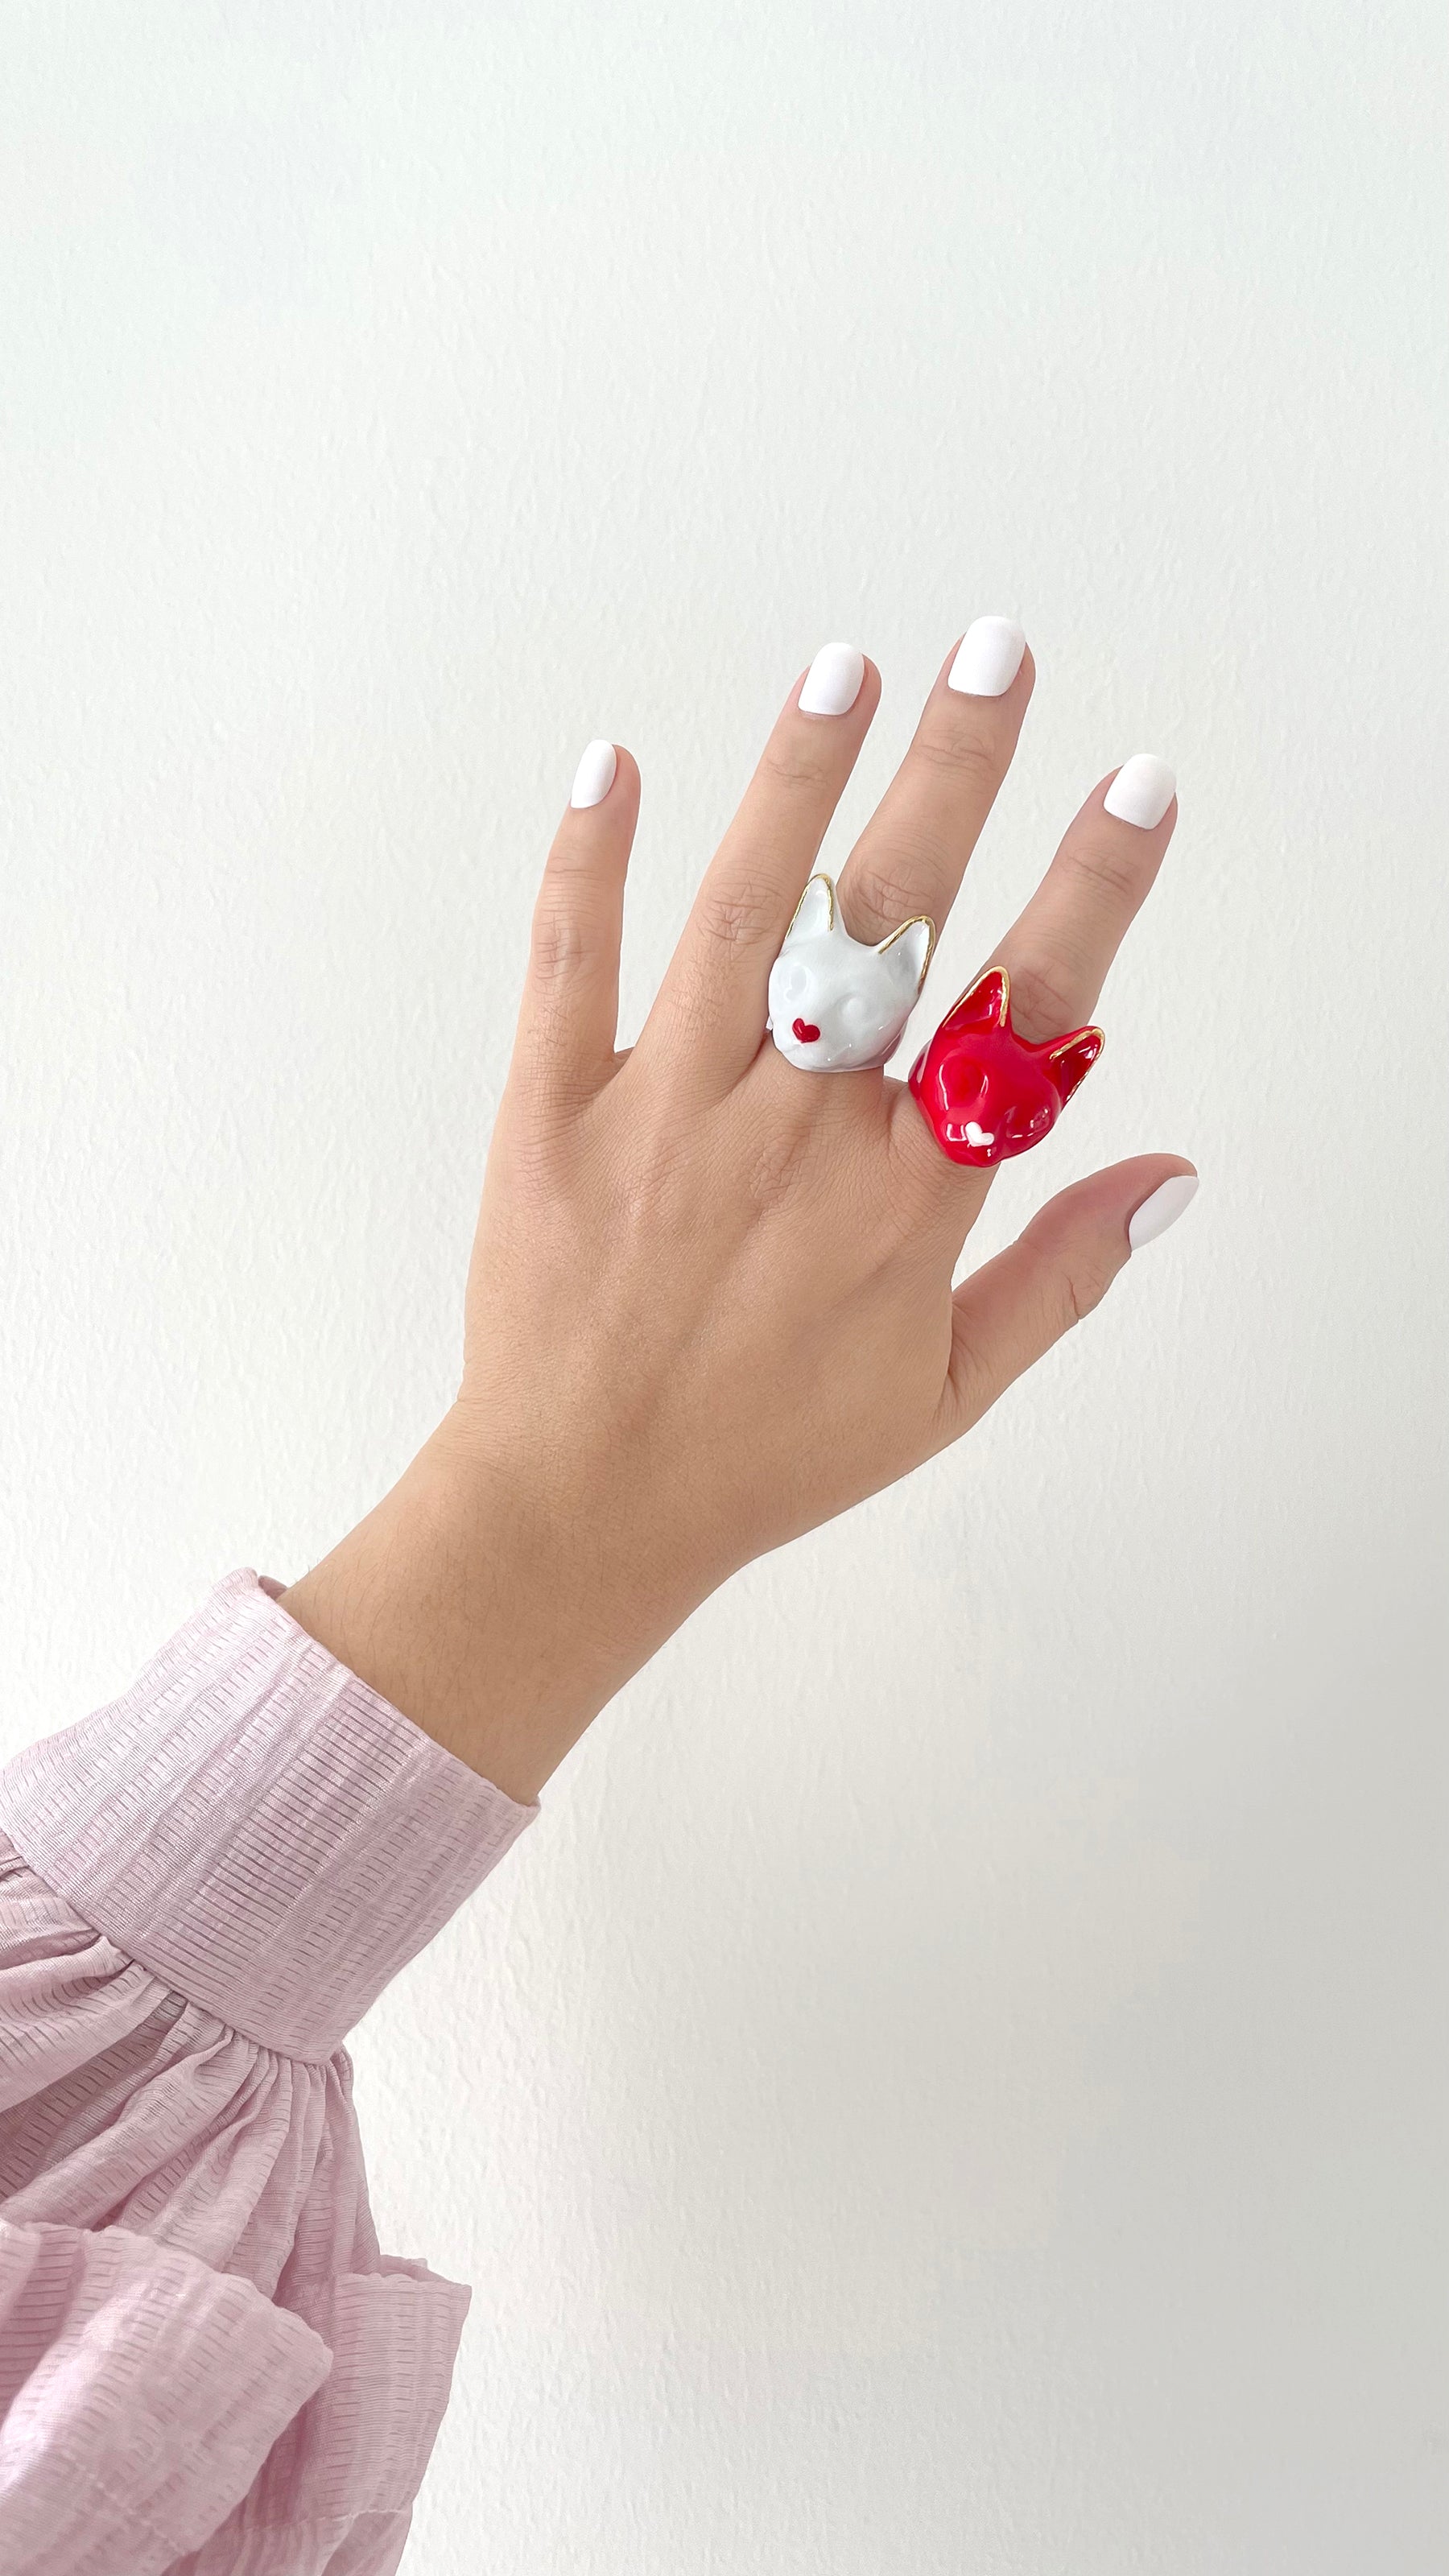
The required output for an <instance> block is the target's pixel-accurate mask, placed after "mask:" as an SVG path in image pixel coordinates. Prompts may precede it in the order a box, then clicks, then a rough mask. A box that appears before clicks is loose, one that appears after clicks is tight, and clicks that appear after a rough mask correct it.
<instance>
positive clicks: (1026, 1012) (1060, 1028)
mask: <svg viewBox="0 0 1449 2576" xmlns="http://www.w3.org/2000/svg"><path fill="white" fill-rule="evenodd" d="M1074 988H1075V989H1076V991H1077V993H1078V995H1079V993H1080V986H1079V984H1078V982H1077V978H1076V977H1075V976H1074V975H1073V973H1072V966H1071V960H1070V959H1069V958H1068V957H1066V956H1062V957H1059V958H1041V959H1028V960H1027V962H1026V963H1025V964H1024V965H1020V966H1018V965H1016V964H1015V963H1013V965H1012V968H1011V1019H1012V1026H1013V1027H1014V1028H1015V1029H1016V1030H1017V1032H1018V1033H1019V1035H1020V1036H1022V1037H1024V1038H1025V1039H1026V1040H1027V1042H1028V1044H1029V1045H1033V1046H1039V1045H1040V1044H1041V1042H1042V1040H1043V1039H1044V1038H1055V1037H1062V1036H1064V1035H1065V1033H1066V1031H1067V1030H1068V1029H1072V1028H1075V1027H1076V1026H1077V1024H1078V1022H1079V1020H1080V1018H1081V1010H1080V1009H1079V1008H1078V1007H1077V1002H1076V1000H1074Z"/></svg>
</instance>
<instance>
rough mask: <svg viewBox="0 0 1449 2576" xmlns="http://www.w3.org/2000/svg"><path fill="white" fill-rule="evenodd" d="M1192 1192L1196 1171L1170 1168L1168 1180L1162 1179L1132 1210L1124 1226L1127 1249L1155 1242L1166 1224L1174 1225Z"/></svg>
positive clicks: (1163, 1232) (1136, 1248) (1165, 1230)
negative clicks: (1147, 1197)
mask: <svg viewBox="0 0 1449 2576" xmlns="http://www.w3.org/2000/svg"><path fill="white" fill-rule="evenodd" d="M1196 1196H1197V1174H1196V1172H1174V1173H1173V1175H1172V1178H1171V1180H1170V1181H1164V1182H1163V1183H1162V1185H1161V1187H1160V1188H1159V1189H1155V1190H1154V1191H1153V1193H1152V1196H1151V1198H1150V1199H1144V1200H1143V1202H1142V1205H1141V1206H1140V1208H1138V1209H1136V1210H1135V1211H1134V1213H1133V1215H1132V1217H1131V1218H1130V1220H1129V1222H1128V1226H1127V1243H1128V1248H1129V1250H1131V1251H1133V1252H1140V1251H1141V1249H1142V1246H1143V1245H1144V1243H1155V1242H1156V1241H1157V1238H1158V1236H1159V1235H1160V1234H1166V1232H1167V1229H1168V1227H1169V1226H1170V1225H1176V1223H1177V1220H1178V1218H1179V1217H1180V1216H1181V1214H1182V1211H1183V1209H1184V1208H1185V1207H1190V1206H1191V1204H1192V1202H1193V1200H1194V1199H1195V1198H1196Z"/></svg>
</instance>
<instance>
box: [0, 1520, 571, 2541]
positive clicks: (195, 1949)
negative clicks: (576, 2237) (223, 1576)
mask: <svg viewBox="0 0 1449 2576" xmlns="http://www.w3.org/2000/svg"><path fill="white" fill-rule="evenodd" d="M280 1590H281V1586H280V1585H279V1584H277V1583H275V1582H272V1581H270V1580H266V1579H261V1580H259V1579H258V1577H257V1576H256V1575H255V1574H254V1573H252V1572H251V1571H250V1569H245V1570H243V1571H242V1572H239V1573H236V1574H233V1575H231V1576H229V1577H228V1578H227V1580H226V1581H225V1582H224V1583H222V1584H220V1585H219V1586H218V1587H217V1589H216V1591H215V1592H214V1593H213V1594H212V1596H211V1599H210V1600H209V1601H208V1602H207V1603H206V1604H205V1605H204V1606H203V1608H202V1609H201V1610H200V1611H199V1612H198V1613H197V1615H196V1617H195V1618H194V1619H193V1620H191V1621H189V1622H188V1623H187V1625H186V1626H185V1627H184V1628H183V1629H181V1630H180V1631H179V1632H178V1634H177V1635H176V1636H175V1637H174V1638H172V1639H171V1640H170V1642H169V1643H168V1645H167V1646H165V1647H164V1648H163V1649H162V1651H161V1653H160V1654H159V1655H158V1656H157V1657H156V1658H155V1659H154V1660H153V1662H152V1663H151V1664H150V1665H148V1667H147V1668H146V1671H145V1672H144V1673H143V1674H142V1675H141V1676H140V1678H139V1679H138V1681H137V1682H136V1683H135V1684H134V1685H133V1687H132V1689H131V1690H130V1691H128V1692H127V1693H125V1694H124V1695H123V1697H122V1698H121V1699H119V1700H118V1701H116V1702H114V1703H113V1704H112V1705H111V1706H109V1707H107V1708H105V1709H102V1710H99V1711H97V1712H96V1714H95V1715H94V1716H93V1717H91V1718H87V1719H85V1720H83V1721H82V1722H81V1724H80V1725H79V1726H75V1727H71V1728H69V1729H67V1730H65V1732H64V1733H62V1734H60V1735H58V1736H52V1737H49V1738H47V1739H46V1740H45V1741H44V1742H43V1743H41V1744H38V1745H35V1746H32V1747H31V1748H29V1750H28V1751H27V1752H25V1753H23V1754H21V1755H19V1756H18V1757H17V1758H16V1760H15V1761H14V1762H12V1763H11V1764H10V1765H8V1766H7V1768H6V1769H5V1770H4V1771H3V1772H0V2566H3V2567H4V2568H5V2570H6V2571H7V2576H388V2571H391V2570H392V2569H394V2568H396V2566H397V2564H398V2561H399V2559H400V2557H401V2554H402V2550H403V2547H404V2545H405V2542H406V2538H407V2532H408V2527H409V2521H410V2518H411V2512H412V2506H413V2502H414V2499H415V2497H416V2494H417V2490H418V2486H419V2483H420V2481H421V2478H422V2475H423V2471H424V2469H425V2467H426V2465H427V2461H428V2457H429V2454H430V2452H431V2449H432V2445H433V2442H434V2439H435V2437H436V2434H437V2429H438V2425H439V2423H440V2421H441V2418H442V2414H443V2410H444V2407H445V2405H446V2403H447V2397H448V2391H449V2386H450V2382H451V2376H452V2369H453V2362H454V2357H455V2355H456V2351H457V2346H458V2338H459V2335H460V2333H461V2331H462V2325H463V2320H464V2316H465V2314H466V2311H467V2306H468V2296H469V2294H468V2291H467V2290H466V2289H465V2288H464V2287H462V2286H461V2285H460V2284H458V2283H456V2282H452V2281H447V2280H444V2279H442V2278H440V2277H439V2276H438V2275H437V2274H435V2273H434V2272H432V2271H430V2270H429V2269H428V2267H427V2265H426V2264H425V2263H422V2262H418V2261H412V2260H406V2259H401V2258H398V2257H393V2256H387V2255H384V2254H383V2253H382V2252H381V2251H380V2249H379V2246H378V2241H377V2235H376V2230H375V2228H374V2226H373V2221H372V2216H371V2212H370V2209H369V2206H368V2197H367V2186H366V2176H365V2171H364V2165H363V2157H362V2147H361V2141H360V2138H359V2135H358V2128H357V2121H356V2117H355V2114H354V2110H353V2104H352V2089H351V2068H350V2064H349V2061H348V2058H347V2054H346V2051H345V2049H344V2047H343V2045H342V2041H343V2038H344V2036H345V2034H346V2032H347V2031H348V2030H349V2029H351V2028H352V2027H354V2026H355V2024H356V2022H357V2021H358V2020H359V2019H360V2018H361V2015H362V2013H363V2012H365V2011H366V2009H367V2007H368V2005H369V2004H370V2003H371V2002H372V2001H373V2000H374V1999H375V1997H376V1995H377V1994H378V1993H380V1992H381V1990H382V1988H383V1987H384V1986H385V1985H386V1984H387V1982H388V1980H389V1978H390V1977H392V1976H393V1975H395V1974H396V1973H397V1970H398V1969H399V1968H400V1967H401V1966H402V1965H403V1964H404V1963H405V1961H406V1960H407V1959H409V1958H411V1957H413V1956H414V1955H415V1954H416V1952H417V1951H418V1950H420V1949H421V1948H422V1947H423V1945H424V1943H425V1942H426V1941H428V1940H430V1939H431V1938H432V1937H433V1934H434V1933H435V1932H437V1931H438V1930H439V1929H440V1928H441V1925H442V1924H443V1923H444V1922H445V1921H446V1920H447V1919H448V1916H449V1915H450V1914H451V1913H452V1912H453V1911H454V1910H455V1909H456V1907H457V1906H458V1905H459V1904H460V1903H461V1902H462V1901H463V1900H464V1898H465V1897H466V1896H467V1895H468V1894H469V1893H470V1892H471V1890H472V1889H473V1888H474V1887H475V1886H476V1885H477V1884H478V1882H479V1881H480V1880H481V1879H482V1878H483V1877H484V1875H485V1874H486V1873H487V1871H488V1870H489V1869H490V1868H491V1867H493V1866H494V1864H495V1863H496V1862H497V1861H498V1860H499V1859H501V1857H502V1855H503V1853H504V1852H505V1851H506V1850H507V1849H508V1848H509V1846H510V1844H511V1843H512V1842H513V1841H514V1840H515V1839H516V1837H517V1835H518V1834H519V1833H520V1832H521V1831H522V1830H523V1828H524V1827H525V1826H526V1825H527V1824H528V1823H530V1822H531V1821H532V1819H533V1817H534V1816H535V1815H536V1813H537V1809H536V1808H535V1807H526V1808H525V1807H521V1806H518V1805H517V1804H515V1802H514V1801H513V1800H511V1799H508V1798H506V1797H505V1796H504V1795H503V1793H502V1792H501V1791H500V1790H498V1789H496V1788H494V1787H493V1786H492V1784H491V1783H489V1782H488V1781H485V1780H482V1779H480V1778H479V1777H478V1776H477V1774H476V1773H474V1772H472V1771H470V1770H468V1769H467V1767H466V1766H465V1765H464V1764H462V1763H460V1762H458V1761H456V1760H455V1759H454V1757H453V1756H452V1755H451V1754H448V1753H446V1752H444V1751H443V1750H442V1748H441V1747H440V1746H438V1745H436V1744H434V1743H433V1742H432V1741H431V1739H430V1738H428V1737H426V1736H424V1735H423V1734H422V1733H421V1732H420V1730H419V1729H418V1728H416V1727H415V1726H413V1725H412V1723H411V1721H410V1720H408V1719H407V1718H406V1717H404V1716H403V1715H402V1713H401V1712H400V1711H399V1710H397V1709H395V1708H393V1707H392V1706H391V1704H390V1703H389V1702H388V1701H386V1700H384V1699H382V1698H381V1697H380V1696H379V1695H378V1694H377V1693H376V1692H374V1691H372V1690H371V1689H370V1688H369V1687H368V1686H367V1685H366V1684H365V1683H364V1682H362V1681H361V1680H360V1679H359V1678H358V1676H357V1675H356V1674H354V1673H352V1672H350V1671H348V1669H347V1668H346V1667H345V1666H344V1665H342V1664H339V1663H338V1662H337V1661H336V1659H335V1658H334V1657H333V1656H331V1655H329V1654H328V1653H327V1652H326V1650H325V1649H324V1648H323V1647H321V1646H320V1645H318V1644H317V1642H316V1640H315V1639H313V1638H311V1637H309V1636H307V1635H306V1633H305V1631H303V1630H302V1629H300V1628H299V1627H298V1626H297V1624H296V1622H295V1621H294V1620H293V1619H291V1618H290V1617H289V1616H288V1614H287V1613H286V1612H285V1611H283V1610H282V1609H280V1607H279V1606H278V1604H277V1600H276V1595H277V1593H278V1592H279V1591H280Z"/></svg>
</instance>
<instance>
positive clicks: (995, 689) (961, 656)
mask: <svg viewBox="0 0 1449 2576" xmlns="http://www.w3.org/2000/svg"><path fill="white" fill-rule="evenodd" d="M1025 651H1026V637H1025V635H1024V634H1023V632H1022V630H1021V628H1020V627H1019V626H1018V625H1017V622H1016V619H1015V618H1014V617H978V618H976V619H975V621H974V623H973V624H971V625H970V626H968V627H967V629H966V632H965V634H964V635H963V636H962V638H961V641H960V643H959V644H958V645H957V647H956V659H955V661H954V662H953V663H952V665H951V668H950V670H949V671H948V672H947V674H946V686H947V688H948V689H960V690H961V691H962V692H963V693H964V695H965V696H967V697H968V698H1003V697H1005V695H1006V692H1007V690H1008V689H1009V688H1010V686H1011V684H1012V681H1013V680H1014V679H1015V677H1016V675H1017V672H1018V671H1019V670H1020V669H1021V657H1022V655H1023V653H1024V652H1025Z"/></svg>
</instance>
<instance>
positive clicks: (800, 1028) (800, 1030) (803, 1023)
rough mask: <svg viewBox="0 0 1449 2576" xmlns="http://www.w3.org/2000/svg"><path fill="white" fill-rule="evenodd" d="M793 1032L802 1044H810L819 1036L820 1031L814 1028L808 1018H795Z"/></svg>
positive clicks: (792, 1024) (792, 1025)
mask: <svg viewBox="0 0 1449 2576" xmlns="http://www.w3.org/2000/svg"><path fill="white" fill-rule="evenodd" d="M791 1034H792V1035H793V1036H794V1037H796V1038H798V1039H799V1041H800V1044H801V1046H810V1045H812V1044H813V1043H814V1041H815V1039H816V1038H818V1037H819V1035H820V1031H819V1030H818V1029H812V1027H811V1026H810V1023H809V1021H808V1020H793V1021H792V1022H791Z"/></svg>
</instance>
